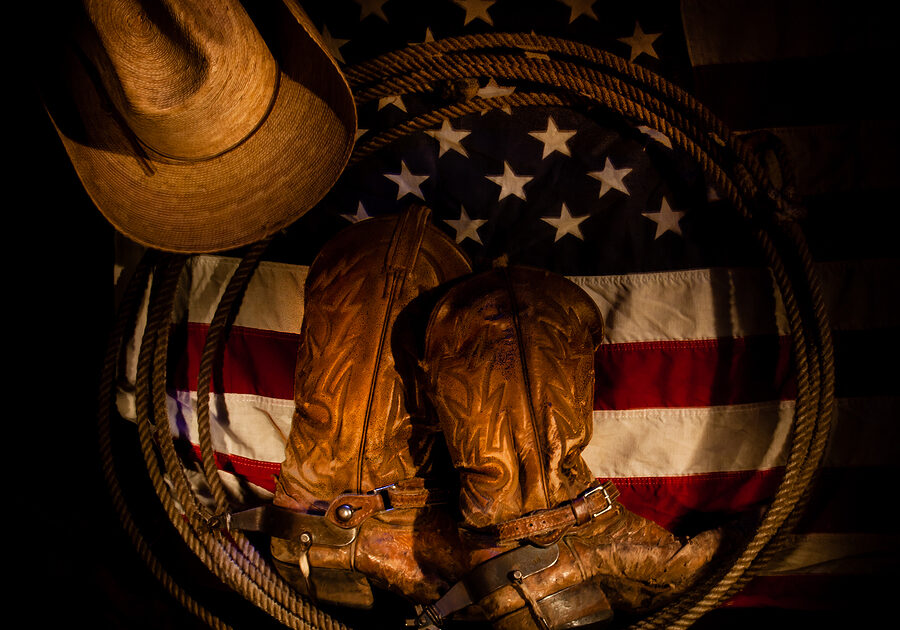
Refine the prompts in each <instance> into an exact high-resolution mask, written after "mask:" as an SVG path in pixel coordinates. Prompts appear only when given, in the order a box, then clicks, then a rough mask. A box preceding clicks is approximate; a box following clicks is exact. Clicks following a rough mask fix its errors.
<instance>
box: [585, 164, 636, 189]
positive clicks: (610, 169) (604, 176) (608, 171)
mask: <svg viewBox="0 0 900 630" xmlns="http://www.w3.org/2000/svg"><path fill="white" fill-rule="evenodd" d="M630 172H631V169H630V168H616V167H615V166H613V163H612V161H610V159H609V158H606V164H605V165H604V166H603V170H602V171H594V172H593V173H588V175H590V176H591V177H593V178H594V179H599V180H600V182H601V184H600V194H599V195H598V197H602V196H603V195H605V194H606V193H607V192H609V191H610V190H612V189H613V188H615V189H616V190H618V191H620V192H623V193H625V194H626V195H630V194H631V193H630V192H628V188H627V187H626V186H625V182H624V181H622V180H623V179H625V177H626V176H627V175H628V173H630Z"/></svg>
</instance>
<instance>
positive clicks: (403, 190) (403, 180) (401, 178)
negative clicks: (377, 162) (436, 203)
mask: <svg viewBox="0 0 900 630" xmlns="http://www.w3.org/2000/svg"><path fill="white" fill-rule="evenodd" d="M384 176H385V177H387V178H388V179H389V180H391V181H392V182H394V183H395V184H397V199H400V198H401V197H403V196H404V195H408V194H413V195H415V196H416V197H418V198H419V199H422V200H423V201H424V200H425V196H424V195H423V194H422V191H421V190H420V189H419V186H421V185H422V182H424V181H425V180H426V179H428V177H429V176H428V175H413V174H412V173H410V172H409V169H408V168H407V166H406V162H404V161H402V160H401V161H400V172H399V173H385V174H384Z"/></svg>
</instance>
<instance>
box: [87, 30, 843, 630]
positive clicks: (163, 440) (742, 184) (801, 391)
mask: <svg viewBox="0 0 900 630" xmlns="http://www.w3.org/2000/svg"><path fill="white" fill-rule="evenodd" d="M535 51H539V53H537V54H536V53H535ZM346 75H347V77H348V80H349V82H350V84H351V87H352V88H353V90H354V93H355V97H356V100H357V104H358V105H363V104H365V103H367V102H369V101H371V100H373V99H376V98H379V97H382V96H386V95H389V94H390V95H396V94H401V95H402V94H409V93H416V92H419V93H424V92H431V91H433V90H434V88H435V86H436V85H440V86H443V87H446V86H447V85H451V86H452V85H455V84H457V83H458V84H460V85H464V84H465V82H466V81H467V80H472V79H477V78H484V77H493V78H496V79H503V80H506V81H513V82H515V81H518V82H523V83H524V86H525V87H524V89H523V90H522V91H517V92H514V93H512V94H509V95H505V96H498V97H494V98H479V97H471V98H463V99H460V100H458V101H455V102H446V103H444V104H443V105H442V106H440V107H438V108H436V109H434V110H433V111H431V112H428V113H427V114H423V115H420V116H417V117H415V118H412V119H409V120H406V121H404V122H403V123H401V124H399V125H397V126H395V127H393V128H391V129H387V130H383V131H381V132H379V133H376V134H374V136H373V137H372V138H370V139H368V140H367V141H366V142H365V143H362V144H360V145H358V146H357V147H356V148H355V149H354V153H353V155H352V157H351V163H356V162H359V161H361V160H363V159H364V158H365V157H367V156H369V155H371V154H372V153H374V152H375V151H377V150H379V149H380V148H382V147H385V146H387V145H389V144H390V143H392V142H394V141H395V140H397V139H398V138H401V137H404V136H405V135H408V134H410V133H413V132H415V131H418V130H421V129H425V128H429V127H431V126H434V125H436V124H439V123H440V122H441V121H442V120H444V119H447V118H454V117H459V116H463V115H465V114H468V113H472V112H476V111H480V110H483V109H486V108H490V107H504V106H515V107H526V106H546V105H557V106H571V107H578V106H597V105H600V106H602V107H604V108H606V109H607V110H609V111H610V112H613V113H614V114H617V115H618V116H620V117H622V118H624V119H627V120H629V121H630V122H632V123H639V124H643V125H646V126H648V127H650V128H652V129H655V130H657V131H659V132H661V133H663V134H665V135H666V136H668V137H669V138H670V140H671V141H672V143H673V145H675V146H677V147H678V148H679V149H681V150H682V151H684V152H685V153H686V154H687V155H689V156H690V157H691V158H692V159H693V160H694V161H695V162H696V163H697V164H698V165H699V166H700V168H701V169H702V170H703V171H704V174H705V175H706V177H707V178H708V180H709V182H710V183H711V184H712V185H713V186H714V187H715V188H716V190H717V191H718V192H719V193H720V195H721V196H723V197H724V198H725V199H726V200H727V201H728V202H729V203H730V205H731V207H732V208H734V209H735V210H736V211H737V212H738V214H739V216H740V217H741V218H742V219H743V220H744V221H745V223H746V225H747V227H748V229H749V230H750V231H751V232H752V233H753V235H754V236H755V238H756V241H757V243H758V245H759V248H760V250H761V252H762V254H763V256H764V258H765V261H766V265H767V267H768V268H769V270H770V271H771V274H772V277H773V279H774V282H775V286H776V288H777V290H778V292H779V294H780V296H781V299H782V302H783V304H784V308H785V312H786V316H787V321H788V326H789V332H790V336H791V343H792V353H793V361H794V366H795V372H796V378H797V398H796V404H795V410H794V417H793V420H792V425H791V433H790V437H789V444H788V446H789V454H788V459H787V464H786V466H785V472H784V477H783V478H782V481H781V483H780V485H779V486H778V489H777V490H776V492H775V495H774V498H773V500H772V503H771V504H770V505H769V507H768V509H767V510H766V512H765V514H764V515H763V516H762V518H761V520H760V521H759V523H758V524H757V527H756V529H755V531H754V532H753V533H752V534H751V535H749V536H748V537H747V539H746V540H745V541H744V543H743V544H742V545H741V546H740V548H739V549H738V550H737V551H736V552H735V553H734V554H733V555H732V556H731V557H729V558H727V559H725V560H724V561H723V562H722V563H721V564H720V565H719V566H717V567H716V569H715V570H714V571H713V572H712V573H711V574H710V575H709V577H707V578H706V579H705V580H704V581H703V582H701V583H699V584H698V585H697V586H696V587H695V588H694V589H692V590H691V591H690V592H688V593H686V594H685V595H683V596H682V597H681V598H679V599H678V600H677V601H675V602H674V603H672V604H670V605H669V606H668V607H666V608H663V609H661V610H659V611H656V612H655V613H653V614H651V615H650V616H648V617H646V618H645V619H643V620H641V621H638V622H636V623H635V624H634V625H633V626H632V628H634V629H635V630H638V629H640V630H650V629H656V628H687V627H689V626H690V625H692V624H693V623H694V622H695V621H696V620H697V619H698V618H699V617H701V616H702V615H703V614H705V613H706V612H708V611H709V610H711V609H713V608H715V607H716V606H718V605H719V604H721V603H722V602H723V601H725V600H726V599H727V598H729V597H730V596H732V595H733V594H735V593H736V592H737V591H739V590H740V589H741V588H742V587H743V586H744V585H745V584H746V583H747V582H748V581H749V580H750V579H751V578H752V577H753V576H754V575H755V574H756V573H757V572H758V571H759V569H760V568H761V567H763V566H764V565H765V564H766V563H767V562H768V561H769V560H770V559H771V558H772V556H773V555H774V554H776V553H778V552H779V551H781V550H783V549H784V548H785V547H786V546H788V545H789V544H790V540H789V534H790V532H791V531H792V529H793V527H794V526H795V524H796V522H797V520H798V518H799V517H800V515H801V514H802V511H803V508H804V507H805V500H806V496H807V494H808V492H807V490H808V489H809V487H810V484H811V483H812V480H813V479H814V477H815V475H816V472H817V470H818V468H819V465H820V463H821V459H822V455H823V453H824V449H825V444H826V441H827V438H828V434H829V429H830V423H831V416H832V413H833V406H834V355H833V348H832V340H831V329H830V326H829V323H828V319H827V316H826V312H825V307H824V303H823V299H822V294H821V288H820V286H819V283H818V280H817V277H816V275H815V272H814V269H813V264H812V259H811V257H810V255H809V251H808V249H807V247H806V244H805V240H804V238H803V235H802V233H801V231H800V228H799V226H798V224H797V222H796V218H797V209H796V207H795V205H794V204H792V203H791V200H790V199H789V198H788V197H787V196H786V195H783V194H782V191H780V190H779V189H778V188H777V187H775V186H774V185H773V184H772V182H771V180H770V177H769V175H768V174H767V172H766V170H765V169H764V168H763V167H762V165H761V164H760V162H759V161H758V160H757V158H756V157H755V155H754V154H753V153H752V152H751V151H750V150H749V149H748V147H747V146H746V145H745V144H744V143H742V142H741V140H740V139H739V138H738V137H736V136H735V135H734V134H732V133H731V132H729V131H728V130H727V129H726V128H725V126H724V125H723V124H722V123H721V122H720V121H719V120H718V119H717V118H716V117H715V116H714V115H713V114H712V113H711V112H709V111H708V110H707V109H705V108H704V107H703V106H702V105H701V104H699V103H698V102H697V101H695V100H694V99H693V98H692V97H691V96H690V95H689V94H687V93H686V92H684V91H683V90H681V89H680V88H678V87H677V86H675V85H673V84H671V83H669V82H668V81H666V80H664V79H663V78H661V77H659V76H658V75H655V74H654V73H652V72H650V71H648V70H646V69H644V68H642V67H640V66H637V65H634V64H632V63H629V62H628V61H626V60H624V59H621V58H619V57H616V56H614V55H611V54H609V53H606V52H603V51H600V50H597V49H595V48H592V47H590V46H586V45H584V44H579V43H575V42H571V41H565V40H561V39H557V38H552V37H544V36H539V35H533V34H532V35H528V34H488V35H474V36H463V37H457V38H450V39H445V40H440V41H436V42H432V43H428V44H418V45H416V46H412V47H410V48H407V49H404V50H402V51H398V52H394V53H389V54H387V55H384V56H382V57H379V58H377V59H375V60H372V61H370V62H367V63H364V64H360V65H358V66H355V67H351V68H349V69H348V70H347V71H346ZM267 245H268V241H264V242H260V243H257V244H256V245H254V246H253V247H252V248H251V249H250V251H249V253H248V254H247V255H246V256H245V257H244V258H243V260H242V261H241V263H240V265H239V267H238V269H237V270H236V271H235V273H234V275H233V276H232V277H231V279H230V281H229V283H228V286H227V288H226V291H225V294H224V295H223V297H222V299H221V300H220V302H219V305H218V308H217V311H216V314H215V316H214V319H213V323H212V324H211V326H210V329H209V333H208V336H207V340H206V345H205V346H204V349H203V354H202V357H201V363H200V368H199V375H198V388H197V389H198V392H197V393H198V409H197V419H198V425H199V436H200V453H201V462H202V470H203V476H204V477H205V482H206V484H207V485H208V488H209V491H210V493H211V495H212V503H213V509H212V510H210V509H209V508H207V507H205V505H204V503H203V501H201V500H200V498H199V497H198V496H196V494H195V492H196V491H195V490H194V486H193V485H192V484H191V483H190V481H189V480H188V478H187V476H186V474H185V471H184V469H183V468H182V464H181V462H180V460H179V458H178V456H177V454H176V453H175V449H174V446H173V443H172V438H171V435H170V429H169V420H168V416H167V411H166V404H165V396H166V358H167V350H168V344H169V322H170V318H171V312H172V307H173V303H174V295H175V289H176V285H177V280H178V277H179V275H180V273H181V270H182V268H183V266H184V264H185V259H184V258H183V257H180V256H170V255H162V254H158V253H154V252H151V254H150V257H149V258H148V260H147V261H146V263H145V264H144V265H143V266H142V268H141V270H140V272H139V273H137V274H136V276H135V277H136V281H135V282H136V286H137V287H138V288H137V289H134V290H133V291H131V292H130V293H131V294H132V297H130V298H129V300H126V301H125V302H123V308H122V310H121V313H122V315H121V317H120V322H123V323H120V324H119V325H118V326H117V330H116V331H114V334H113V335H112V338H111V342H110V350H109V353H108V357H107V363H106V367H105V372H104V379H103V380H104V386H103V388H102V391H101V446H102V449H103V450H102V456H103V459H104V462H103V463H104V472H105V473H106V476H107V481H108V483H109V485H110V487H111V491H112V495H113V498H114V504H115V506H116V509H117V511H118V512H119V514H120V517H121V519H122V521H123V525H124V526H125V528H126V531H127V532H128V533H129V534H130V535H131V537H132V539H133V540H134V542H135V544H136V546H137V548H138V549H139V551H140V552H141V556H142V557H143V558H144V559H145V560H146V561H147V563H148V565H149V566H150V568H151V570H152V571H153V572H154V574H156V575H157V576H158V577H160V579H161V581H162V582H163V584H164V585H165V586H166V587H167V588H168V589H169V590H170V592H172V593H173V595H174V596H175V597H176V598H177V599H178V600H179V601H180V602H182V603H183V604H184V605H185V606H187V607H188V608H189V609H190V610H191V611H192V612H194V613H195V614H196V615H197V616H198V617H200V618H201V619H203V620H204V621H205V622H206V623H208V624H209V625H210V626H212V627H215V628H226V627H228V625H227V624H226V623H225V622H224V621H222V620H221V619H219V618H218V617H216V616H215V615H213V614H212V613H210V612H208V611H207V610H206V609H205V608H204V607H203V605H201V604H200V603H198V602H197V601H195V600H194V599H193V598H192V597H191V596H190V594H189V593H188V592H187V591H186V590H185V589H184V588H183V587H182V586H180V585H178V584H177V583H175V582H174V581H173V580H172V579H171V578H170V577H169V576H168V574H167V573H166V572H165V569H164V567H162V566H161V564H160V563H159V562H158V561H157V560H156V559H155V558H154V557H153V555H152V553H151V552H150V550H149V547H148V546H147V545H146V543H144V542H143V541H142V540H141V536H140V532H139V531H138V528H137V527H136V526H135V525H134V523H133V521H132V520H131V519H130V516H129V515H128V508H127V502H126V501H125V499H124V497H123V496H122V493H121V491H120V490H119V486H118V480H117V478H116V475H115V470H114V467H113V466H112V464H111V461H112V453H111V447H110V444H109V440H108V439H107V438H106V437H103V436H105V435H108V424H109V417H110V414H111V412H110V409H109V407H110V405H111V404H112V402H111V401H112V398H113V396H114V393H113V389H114V386H113V383H114V381H115V366H116V364H117V361H118V357H119V355H120V352H121V343H122V339H123V338H124V335H125V333H127V332H130V331H131V330H133V328H132V327H131V326H132V325H133V321H134V317H135V313H136V312H137V309H136V307H135V306H134V303H136V302H137V301H138V300H139V298H140V295H141V294H142V291H143V289H145V287H146V285H147V282H148V278H150V277H151V276H152V282H151V286H152V288H151V295H150V307H149V312H148V315H147V325H146V329H145V332H144V336H143V340H142V343H141V351H140V357H139V361H138V377H137V382H136V407H137V412H138V428H139V435H140V443H141V450H142V452H143V454H144V459H145V463H146V465H147V470H148V473H149V475H150V477H151V480H152V481H153V485H154V488H155V489H156V492H157V494H158V496H159V498H160V501H161V503H162V505H163V507H164V509H165V511H166V513H167V515H168V517H169V519H170V521H171V522H172V524H173V526H174V527H175V529H176V530H177V531H178V533H179V534H180V535H181V537H182V539H183V540H184V542H185V543H186V544H187V546H188V547H189V548H190V549H191V551H192V552H193V553H194V554H195V555H196V556H197V557H198V558H199V559H200V560H201V561H202V562H203V564H204V565H205V566H206V567H207V568H208V569H209V570H210V571H211V572H212V573H213V574H214V575H215V576H216V577H217V578H219V580H221V581H222V582H223V583H224V584H226V585H228V586H229V587H231V588H232V589H234V590H235V591H236V592H238V593H240V594H241V595H243V596H244V598H246V599H247V600H248V601H250V602H252V603H253V604H254V605H255V606H256V607H258V608H259V609H261V610H263V611H265V612H266V613H267V614H269V615H270V616H271V617H272V618H274V619H276V620H277V621H279V622H280V623H282V624H283V625H285V626H287V627H291V628H322V629H331V628H343V627H344V626H343V625H342V624H341V623H340V622H338V621H336V620H335V619H333V618H332V617H330V616H329V615H327V614H326V613H325V612H323V611H321V610H320V609H318V608H317V607H316V606H314V605H313V604H312V603H310V602H309V601H307V600H306V599H304V598H302V597H300V596H298V595H297V594H296V593H295V592H294V591H293V590H292V589H291V587H290V586H289V585H287V584H286V583H285V582H284V581H283V580H282V579H281V577H280V576H279V575H278V574H277V573H276V572H274V571H273V570H272V569H271V567H270V566H269V565H268V564H267V562H266V561H265V559H264V557H263V556H262V555H261V554H260V553H259V552H258V551H257V550H256V549H255V548H254V546H253V544H252V543H251V542H250V541H249V540H248V539H247V538H246V537H244V536H243V535H242V534H241V533H239V532H230V531H227V529H226V528H224V527H223V526H222V524H223V522H224V517H225V515H227V513H228V511H229V509H230V506H229V505H228V500H227V497H226V493H225V491H224V488H223V486H222V482H221V480H220V478H219V475H218V469H217V467H216V462H215V454H214V452H213V449H212V442H211V437H210V435H211V433H210V418H209V395H210V383H211V374H212V370H213V366H214V365H215V364H216V362H217V361H218V360H219V358H220V354H221V352H222V348H223V345H224V341H225V339H226V338H227V335H228V330H229V328H230V325H231V322H232V321H233V320H234V317H235V315H236V313H237V310H238V309H239V308H240V302H241V297H242V295H243V292H244V290H245V288H246V286H247V283H248V282H249V280H250V277H251V276H252V274H253V271H254V270H255V268H256V265H257V263H258V261H259V257H260V256H261V254H262V253H263V251H264V249H265V248H266V246H267ZM151 271H152V273H151ZM133 284H134V283H133ZM134 296H137V297H134ZM104 406H105V411H104Z"/></svg>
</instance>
